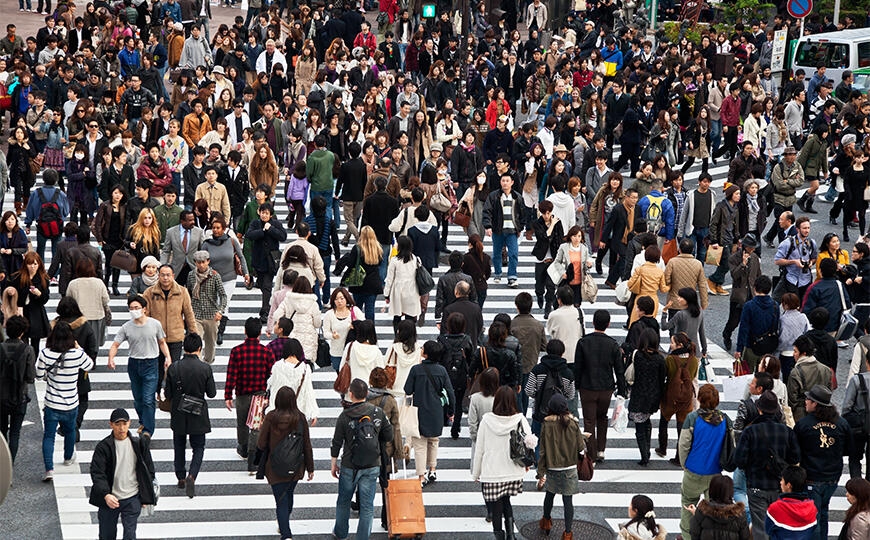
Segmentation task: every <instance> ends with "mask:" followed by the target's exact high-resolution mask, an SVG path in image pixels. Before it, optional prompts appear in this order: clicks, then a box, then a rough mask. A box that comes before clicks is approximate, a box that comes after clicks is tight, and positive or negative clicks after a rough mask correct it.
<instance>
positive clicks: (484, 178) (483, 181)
mask: <svg viewBox="0 0 870 540" xmlns="http://www.w3.org/2000/svg"><path fill="white" fill-rule="evenodd" d="M477 183H478V184H480V185H481V186H482V185H483V184H485V183H486V177H485V176H484V177H480V176H478V177H477Z"/></svg>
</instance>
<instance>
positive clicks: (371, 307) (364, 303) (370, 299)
mask: <svg viewBox="0 0 870 540" xmlns="http://www.w3.org/2000/svg"><path fill="white" fill-rule="evenodd" d="M377 298H378V295H376V294H361V293H355V294H354V295H353V303H354V304H356V306H357V307H358V308H360V309H361V310H363V313H364V314H365V317H366V320H369V321H374V320H375V300H377Z"/></svg>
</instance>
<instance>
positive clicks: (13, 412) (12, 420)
mask: <svg viewBox="0 0 870 540" xmlns="http://www.w3.org/2000/svg"><path fill="white" fill-rule="evenodd" d="M25 416H27V402H26V401H25V402H24V403H22V404H21V405H19V406H17V407H9V408H6V407H4V406H3V405H0V433H2V434H3V437H5V438H6V441H7V442H8V443H9V453H10V454H12V462H13V463H14V462H15V454H17V453H18V442H19V441H20V440H21V426H22V425H23V424H24V417H25Z"/></svg>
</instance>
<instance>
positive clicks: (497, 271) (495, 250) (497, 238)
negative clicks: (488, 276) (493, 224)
mask: <svg viewBox="0 0 870 540" xmlns="http://www.w3.org/2000/svg"><path fill="white" fill-rule="evenodd" d="M502 246H507V252H508V273H507V277H508V279H517V261H518V260H519V251H518V247H517V235H516V233H507V234H505V233H501V234H496V233H492V267H493V274H494V275H495V277H498V278H500V277H501V249H502Z"/></svg>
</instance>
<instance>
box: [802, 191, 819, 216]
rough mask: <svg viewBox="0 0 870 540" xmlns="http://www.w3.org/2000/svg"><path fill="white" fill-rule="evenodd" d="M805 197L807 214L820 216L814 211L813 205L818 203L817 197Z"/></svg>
mask: <svg viewBox="0 0 870 540" xmlns="http://www.w3.org/2000/svg"><path fill="white" fill-rule="evenodd" d="M804 197H806V198H807V202H806V204H805V205H804V212H806V213H807V214H818V213H819V211H818V210H814V209H813V203H814V202H816V196H815V195H806V194H804Z"/></svg>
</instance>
